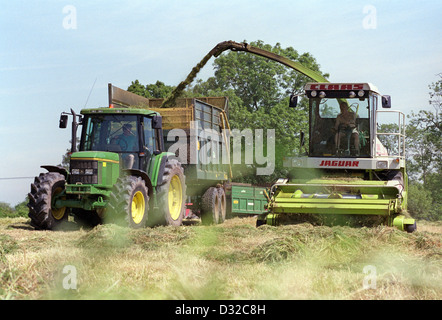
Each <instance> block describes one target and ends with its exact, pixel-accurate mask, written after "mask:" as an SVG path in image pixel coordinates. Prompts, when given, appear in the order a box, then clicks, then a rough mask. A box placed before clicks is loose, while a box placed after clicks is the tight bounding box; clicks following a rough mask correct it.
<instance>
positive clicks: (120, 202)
mask: <svg viewBox="0 0 442 320" xmlns="http://www.w3.org/2000/svg"><path fill="white" fill-rule="evenodd" d="M148 209H149V196H148V190H147V187H146V184H145V183H144V181H143V179H142V178H141V177H135V176H125V177H121V178H118V180H117V182H116V184H115V185H114V189H113V190H112V193H111V195H110V200H109V209H108V212H107V215H108V217H107V218H108V219H109V220H110V221H111V222H113V223H117V224H126V225H129V227H131V228H135V229H136V228H141V227H144V226H145V225H146V222H147V217H148V211H149V210H148Z"/></svg>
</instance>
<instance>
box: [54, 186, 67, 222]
mask: <svg viewBox="0 0 442 320" xmlns="http://www.w3.org/2000/svg"><path fill="white" fill-rule="evenodd" d="M62 191H63V188H61V187H58V188H57V189H55V190H54V191H53V192H52V197H53V198H55V197H56V196H57V194H59V193H61V192H62ZM51 211H52V216H53V217H54V219H55V220H61V219H63V217H64V214H65V212H66V207H63V208H59V209H55V208H51Z"/></svg>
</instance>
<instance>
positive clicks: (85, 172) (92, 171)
mask: <svg viewBox="0 0 442 320" xmlns="http://www.w3.org/2000/svg"><path fill="white" fill-rule="evenodd" d="M84 174H94V169H85V170H84Z"/></svg>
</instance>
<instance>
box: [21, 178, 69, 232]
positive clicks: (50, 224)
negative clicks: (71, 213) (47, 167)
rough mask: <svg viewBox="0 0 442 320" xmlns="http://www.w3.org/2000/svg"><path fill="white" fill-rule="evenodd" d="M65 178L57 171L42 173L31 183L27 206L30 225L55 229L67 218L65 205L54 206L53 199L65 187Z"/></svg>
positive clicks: (42, 228)
mask: <svg viewBox="0 0 442 320" xmlns="http://www.w3.org/2000/svg"><path fill="white" fill-rule="evenodd" d="M65 184H66V179H65V177H64V175H62V174H61V173H58V172H48V173H42V174H40V175H39V176H38V177H35V179H34V183H31V192H30V193H28V199H29V202H28V208H29V214H28V215H29V218H31V225H32V226H33V227H34V228H36V229H39V230H53V229H56V227H57V226H59V225H60V224H61V223H62V222H63V221H66V220H67V218H68V212H67V210H66V207H63V208H55V206H54V205H55V200H56V199H57V197H58V195H60V194H61V193H62V192H63V191H64V189H65Z"/></svg>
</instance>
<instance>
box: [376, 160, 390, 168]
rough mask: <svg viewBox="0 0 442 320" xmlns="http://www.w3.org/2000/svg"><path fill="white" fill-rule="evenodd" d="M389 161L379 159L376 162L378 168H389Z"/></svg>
mask: <svg viewBox="0 0 442 320" xmlns="http://www.w3.org/2000/svg"><path fill="white" fill-rule="evenodd" d="M387 168H388V161H378V162H376V169H387Z"/></svg>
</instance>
